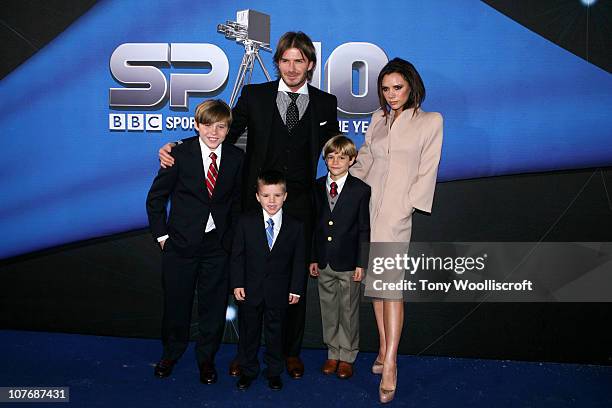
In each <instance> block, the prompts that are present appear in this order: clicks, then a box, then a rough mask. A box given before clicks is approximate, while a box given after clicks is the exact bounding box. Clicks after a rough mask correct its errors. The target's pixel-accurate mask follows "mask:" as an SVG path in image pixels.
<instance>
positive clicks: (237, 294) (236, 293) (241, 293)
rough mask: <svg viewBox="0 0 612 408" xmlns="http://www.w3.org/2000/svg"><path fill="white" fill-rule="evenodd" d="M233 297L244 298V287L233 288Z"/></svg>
mask: <svg viewBox="0 0 612 408" xmlns="http://www.w3.org/2000/svg"><path fill="white" fill-rule="evenodd" d="M234 297H235V298H236V300H244V298H245V297H246V295H245V294H244V288H234Z"/></svg>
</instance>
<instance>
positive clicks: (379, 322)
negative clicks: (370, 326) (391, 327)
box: [372, 300, 387, 363]
mask: <svg viewBox="0 0 612 408" xmlns="http://www.w3.org/2000/svg"><path fill="white" fill-rule="evenodd" d="M383 303H384V302H383V301H382V300H373V301H372V306H373V307H374V316H376V327H377V328H378V357H376V361H379V362H381V363H383V362H384V361H385V355H386V352H387V340H386V337H385V322H384V318H383Z"/></svg>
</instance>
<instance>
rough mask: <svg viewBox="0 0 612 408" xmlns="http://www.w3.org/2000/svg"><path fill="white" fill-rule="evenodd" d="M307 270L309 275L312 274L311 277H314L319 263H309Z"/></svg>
mask: <svg viewBox="0 0 612 408" xmlns="http://www.w3.org/2000/svg"><path fill="white" fill-rule="evenodd" d="M308 270H309V271H310V276H312V277H313V278H316V277H317V276H319V264H318V263H316V262H313V263H311V264H310V265H309V266H308Z"/></svg>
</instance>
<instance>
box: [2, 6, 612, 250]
mask: <svg viewBox="0 0 612 408" xmlns="http://www.w3.org/2000/svg"><path fill="white" fill-rule="evenodd" d="M283 7H285V8H284V9H283V8H281V7H279V5H278V2H276V1H240V2H238V1H225V2H212V1H210V2H207V1H199V2H194V1H177V0H172V1H156V2H149V1H144V0H134V1H119V0H115V1H101V2H99V3H98V4H96V6H94V7H93V8H92V9H91V10H90V11H89V12H88V13H87V14H86V15H84V16H83V17H82V18H80V19H79V20H78V21H77V22H75V23H74V24H73V25H72V26H70V27H69V28H68V29H67V30H66V31H65V32H64V33H62V34H61V35H60V36H58V37H57V38H56V39H55V40H54V41H53V42H51V43H50V44H49V45H48V46H47V47H45V48H44V49H42V50H41V51H39V52H38V53H37V54H36V55H34V56H33V57H32V58H31V59H30V60H28V61H27V62H26V63H24V64H23V65H22V66H20V67H19V68H18V69H16V70H15V71H14V72H12V73H11V74H10V75H8V76H7V77H6V78H4V79H3V80H2V82H0V93H1V95H2V98H1V99H0V106H1V109H0V128H1V129H2V130H3V138H2V139H3V148H4V149H3V151H4V163H3V166H2V168H1V170H0V173H1V177H0V180H1V181H0V183H2V191H3V199H2V201H1V204H0V209H1V214H0V230H1V231H3V233H4V234H5V236H7V237H8V241H6V240H5V243H4V245H2V247H1V248H0V258H6V257H10V256H14V255H18V254H22V253H26V252H30V251H34V250H38V249H43V248H47V247H51V246H55V245H59V244H64V243H68V242H73V241H77V240H82V239H86V238H91V237H96V236H101V235H106V234H111V233H117V232H121V231H126V230H130V229H135V228H141V227H144V226H146V213H145V207H144V202H145V197H146V193H147V190H148V188H149V186H150V183H151V181H152V179H153V177H154V175H155V173H156V171H157V167H158V161H157V149H158V148H159V147H160V146H161V145H162V144H164V143H165V142H167V141H171V140H177V139H180V138H183V137H186V136H190V135H192V134H193V131H192V130H170V129H164V130H163V131H161V132H147V131H110V130H109V114H112V113H143V114H147V113H149V114H151V113H156V114H163V116H164V117H166V116H191V115H192V113H193V108H194V107H195V106H196V105H197V103H199V102H200V101H201V100H202V99H203V98H204V97H203V96H198V97H194V96H191V97H190V98H189V108H188V110H175V109H170V107H169V102H165V104H163V105H161V106H159V107H156V108H152V109H147V110H144V109H138V108H133V109H132V108H130V109H125V108H124V109H112V108H110V107H109V88H121V87H122V86H123V85H122V84H120V83H118V82H117V81H116V80H115V79H114V78H113V76H112V75H111V72H110V69H109V61H110V57H111V54H112V53H113V51H114V50H115V49H116V48H117V47H118V46H120V45H121V44H124V43H167V44H170V43H209V44H215V45H217V46H218V47H220V48H221V49H222V50H223V52H224V53H225V54H226V55H227V58H228V60H229V75H228V79H227V81H226V83H225V85H223V86H222V87H221V88H220V89H219V90H218V91H217V92H214V93H212V94H210V95H208V96H206V97H210V96H212V95H215V96H218V97H221V98H224V99H226V100H229V95H230V92H231V88H232V85H233V81H234V78H235V77H236V73H237V70H238V66H239V63H240V60H241V58H242V55H243V48H242V47H241V46H240V45H238V44H236V43H235V42H233V41H230V40H227V39H225V38H224V37H223V36H222V35H220V34H218V33H217V32H216V26H217V24H218V23H221V22H224V21H225V20H235V16H236V11H237V10H242V9H247V8H252V9H255V10H259V11H261V12H264V13H267V14H270V16H271V25H272V29H271V43H272V45H273V46H274V44H275V43H276V41H277V40H278V38H279V37H280V35H282V33H283V32H285V31H289V30H301V31H304V32H306V33H308V34H309V35H310V37H311V38H312V39H313V40H314V41H316V42H320V43H321V56H322V62H323V63H325V61H327V59H328V57H329V55H330V54H331V52H332V51H333V50H334V49H335V48H336V47H338V46H340V45H342V44H344V43H348V42H367V43H372V44H375V45H376V46H378V47H380V48H381V49H382V50H384V52H385V53H386V55H387V56H388V57H389V58H392V57H394V56H401V57H403V58H405V59H408V60H409V61H411V62H413V63H414V65H415V66H416V67H417V68H418V70H419V71H420V73H421V75H422V77H423V79H424V81H425V84H426V87H427V100H426V102H425V104H424V109H425V110H431V111H438V112H441V113H442V115H443V116H444V121H445V122H444V147H443V156H442V162H441V167H440V173H439V180H440V181H445V180H453V179H462V178H472V177H485V176H494V175H501V174H512V173H522V172H536V171H547V170H556V169H571V168H581V167H594V166H609V165H611V164H612V141H611V139H610V136H611V131H610V129H612V126H611V125H612V115H610V114H609V109H610V106H612V78H611V76H610V74H608V73H607V72H605V71H603V70H601V69H600V68H598V67H596V66H594V65H591V64H589V63H588V62H585V61H584V60H582V59H580V58H578V57H576V56H575V55H573V54H571V53H569V52H567V51H566V50H564V49H562V48H560V47H558V46H556V45H555V44H553V43H551V42H549V41H547V40H546V39H544V38H542V37H540V36H538V35H537V34H535V33H533V32H531V31H529V30H528V29H526V28H524V27H523V26H521V25H519V24H517V23H515V22H514V21H512V20H511V19H509V18H507V17H506V16H504V15H502V14H500V13H498V12H497V11H496V10H494V9H492V8H490V7H489V6H487V5H486V4H484V3H480V2H464V1H461V2H457V1H452V0H448V1H444V0H437V1H433V0H432V1H427V2H406V1H403V0H389V1H387V2H385V3H384V5H381V4H377V3H372V2H363V3H361V2H354V1H335V2H327V1H322V0H317V1H311V2H310V3H309V4H307V5H295V6H290V5H283ZM262 56H263V58H264V60H265V63H266V66H267V68H268V69H269V70H271V71H273V70H272V67H273V64H272V58H271V54H270V53H262ZM160 69H161V71H162V72H164V74H165V75H166V77H168V78H169V76H170V73H180V72H184V73H187V72H190V73H194V72H198V71H197V69H195V70H194V68H190V67H184V66H181V67H176V66H167V67H160ZM202 72H205V70H203V71H202ZM264 80H265V78H264V77H263V75H262V74H261V70H259V69H257V70H256V73H255V76H254V79H253V82H262V81H264ZM324 86H325V84H323V87H324ZM339 119H340V120H344V119H346V120H356V119H359V120H365V119H369V117H367V116H361V117H359V116H354V115H352V116H350V117H349V116H346V115H345V116H343V115H342V114H340V115H339ZM349 133H350V134H351V135H352V136H353V137H354V138H355V140H356V141H357V143H358V144H360V143H361V142H362V141H363V135H362V134H361V133H355V132H353V131H350V132H349Z"/></svg>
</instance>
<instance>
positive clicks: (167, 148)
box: [157, 143, 176, 169]
mask: <svg viewBox="0 0 612 408" xmlns="http://www.w3.org/2000/svg"><path fill="white" fill-rule="evenodd" d="M174 146H176V143H166V144H165V145H163V146H162V147H161V148H160V149H159V151H158V152H157V153H158V155H159V165H160V166H161V167H162V168H163V169H166V168H168V167H172V166H173V165H174V157H172V155H171V154H170V152H171V151H172V148H173V147H174Z"/></svg>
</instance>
